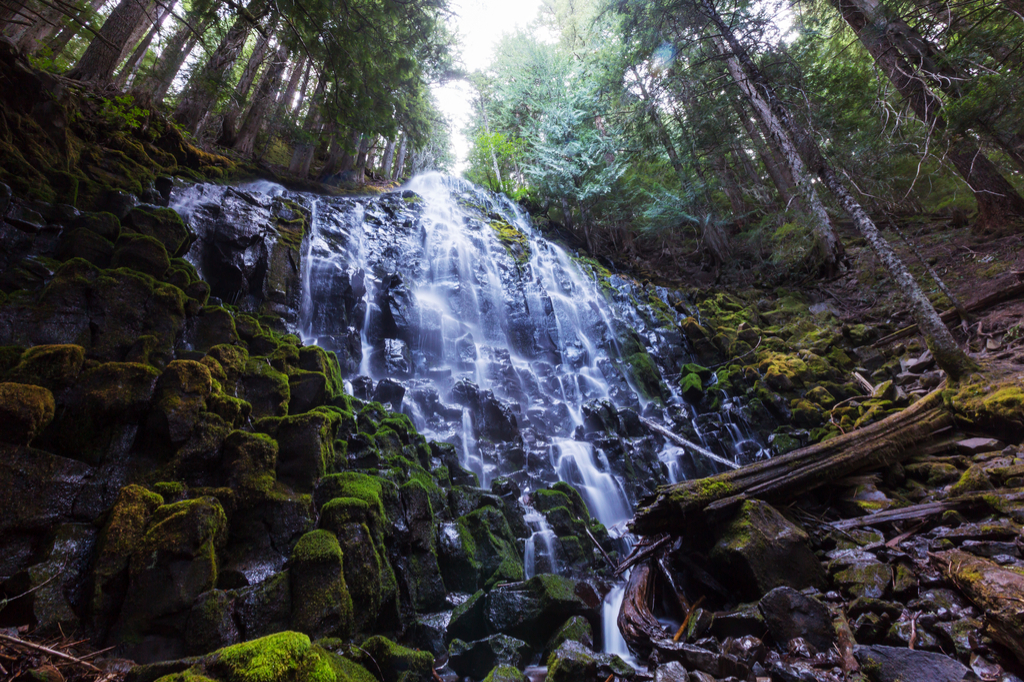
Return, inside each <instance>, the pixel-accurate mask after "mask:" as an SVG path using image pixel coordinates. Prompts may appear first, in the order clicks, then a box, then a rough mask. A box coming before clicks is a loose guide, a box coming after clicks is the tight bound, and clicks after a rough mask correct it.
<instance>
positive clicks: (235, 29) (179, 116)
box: [174, 0, 263, 136]
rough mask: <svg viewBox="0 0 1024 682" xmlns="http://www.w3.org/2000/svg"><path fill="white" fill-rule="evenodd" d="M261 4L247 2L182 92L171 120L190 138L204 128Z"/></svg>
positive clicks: (254, 1)
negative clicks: (256, 10) (190, 135)
mask: <svg viewBox="0 0 1024 682" xmlns="http://www.w3.org/2000/svg"><path fill="white" fill-rule="evenodd" d="M262 2H263V0H251V1H250V2H249V5H248V6H247V7H246V9H245V10H243V11H242V13H241V14H239V15H238V17H237V18H236V19H235V22H234V23H233V24H232V25H231V28H230V29H228V32H227V33H226V34H225V35H224V38H223V39H221V41H220V45H218V46H217V49H216V50H214V53H213V54H212V55H211V56H210V59H209V61H207V62H206V65H205V66H203V67H202V69H201V70H200V71H199V72H198V73H196V74H194V75H193V77H192V79H191V80H190V81H189V84H188V86H186V88H185V91H184V92H183V93H181V97H180V99H179V100H178V106H177V107H176V108H175V110H174V120H175V121H177V122H178V123H179V124H181V125H182V126H183V127H184V128H185V130H187V131H188V132H189V133H191V134H192V135H196V136H198V135H199V133H200V131H201V130H202V129H203V126H204V124H205V123H206V119H207V117H208V116H209V115H210V112H211V110H212V109H213V106H214V104H215V103H216V102H217V95H218V94H219V93H220V91H221V89H222V88H223V87H224V85H225V79H226V78H228V77H230V75H231V67H232V66H233V65H234V63H235V60H237V59H238V55H239V54H240V53H241V52H242V47H243V46H244V45H245V40H246V38H247V37H248V36H249V31H250V30H252V24H251V17H252V15H253V14H255V12H254V10H255V9H256V7H257V6H258V5H259V4H261V3H262Z"/></svg>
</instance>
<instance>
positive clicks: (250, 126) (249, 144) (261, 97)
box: [235, 45, 288, 156]
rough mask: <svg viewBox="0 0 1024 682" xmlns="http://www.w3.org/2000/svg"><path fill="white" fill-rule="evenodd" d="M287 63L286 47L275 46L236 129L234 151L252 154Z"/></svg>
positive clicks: (247, 154)
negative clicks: (275, 53)
mask: <svg viewBox="0 0 1024 682" xmlns="http://www.w3.org/2000/svg"><path fill="white" fill-rule="evenodd" d="M287 63H288V48H286V47H285V46H284V45H281V46H279V47H278V48H277V55H276V57H275V58H274V59H273V61H271V62H270V66H268V67H267V70H266V71H265V72H264V73H263V77H262V78H261V79H260V84H259V85H258V86H257V87H256V94H255V95H254V96H253V98H252V105H250V107H249V111H248V112H247V113H246V115H245V120H243V121H242V127H241V128H240V129H239V131H238V138H237V139H236V140H235V151H238V152H240V153H242V154H244V155H246V156H249V155H251V154H252V150H253V147H254V146H255V145H256V135H257V133H259V131H260V128H261V127H262V125H263V122H264V120H265V118H266V115H267V111H269V110H270V107H271V105H272V104H273V103H274V98H273V93H274V91H276V90H277V89H278V88H279V87H280V86H281V76H282V75H283V74H284V67H285V64H287Z"/></svg>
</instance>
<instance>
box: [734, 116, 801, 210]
mask: <svg viewBox="0 0 1024 682" xmlns="http://www.w3.org/2000/svg"><path fill="white" fill-rule="evenodd" d="M731 101H732V103H733V106H734V108H735V109H736V115H737V116H738V117H739V119H740V123H741V124H742V125H743V129H744V130H746V131H747V137H749V138H750V143H751V145H753V147H754V151H755V152H756V153H757V156H758V158H759V159H761V164H762V165H763V166H764V168H765V171H767V173H768V177H769V178H770V179H771V181H772V184H773V185H775V191H776V192H778V194H779V200H780V201H781V202H782V207H783V209H786V208H789V206H790V204H791V203H792V202H793V201H795V200H796V201H798V199H797V198H796V194H795V193H794V190H795V189H796V188H795V187H794V186H793V182H792V177H790V176H789V175H787V174H785V173H784V172H783V170H782V166H783V163H782V159H780V158H779V155H778V154H777V153H776V151H775V150H774V149H771V148H769V147H768V146H767V145H766V144H765V141H764V138H762V137H761V133H759V132H758V131H757V127H756V126H755V125H754V122H753V121H751V120H750V116H749V115H748V114H747V112H746V110H745V109H744V108H743V103H742V102H740V101H739V100H731ZM802 207H803V204H800V205H799V206H797V207H796V208H798V209H801V210H802Z"/></svg>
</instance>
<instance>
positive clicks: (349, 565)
mask: <svg viewBox="0 0 1024 682" xmlns="http://www.w3.org/2000/svg"><path fill="white" fill-rule="evenodd" d="M341 500H346V501H352V502H362V501H361V500H354V499H353V498H338V499H335V500H331V502H329V503H328V505H327V506H326V507H324V510H325V516H323V517H321V523H322V524H323V526H324V528H325V529H329V530H330V531H331V532H332V533H334V534H335V536H336V537H337V538H338V544H339V546H340V547H341V549H342V554H343V555H344V557H345V562H344V563H345V585H346V587H347V588H348V592H349V595H351V597H352V610H353V630H354V631H355V632H363V633H369V632H374V631H380V630H389V629H393V628H394V627H395V626H396V625H397V624H398V622H399V602H398V595H399V591H398V581H397V579H396V577H395V572H394V569H393V568H392V566H391V562H390V561H389V560H388V558H387V552H386V551H385V548H384V546H383V544H382V543H381V542H380V541H379V539H375V538H374V535H373V534H372V533H371V532H370V530H369V528H368V527H367V525H366V524H365V523H360V522H348V523H338V519H337V518H336V517H335V518H334V519H332V520H330V521H328V520H327V518H326V514H328V513H331V512H332V511H335V510H336V508H334V507H332V505H334V504H335V503H336V502H339V501H341ZM363 504H365V503H363ZM413 558H414V557H408V560H409V563H408V564H407V565H406V570H405V572H404V573H403V577H407V576H408V573H409V569H410V567H411V563H412V559H413ZM438 582H440V579H439V578H438ZM442 598H443V595H442Z"/></svg>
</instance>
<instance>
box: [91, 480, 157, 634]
mask: <svg viewBox="0 0 1024 682" xmlns="http://www.w3.org/2000/svg"><path fill="white" fill-rule="evenodd" d="M163 503H164V500H163V498H162V497H161V496H160V495H157V494H156V493H152V492H149V491H148V490H146V489H145V488H143V487H141V486H138V485H127V486H125V487H124V488H121V492H120V493H119V494H118V497H117V502H116V503H115V504H114V507H113V509H112V510H111V511H110V515H109V517H108V518H107V522H106V524H105V525H104V526H103V531H102V532H101V533H100V538H99V542H98V543H97V550H96V559H95V564H94V567H93V574H92V589H91V596H90V600H91V604H90V607H91V609H90V610H91V613H92V618H93V623H94V626H95V627H97V628H99V630H100V631H101V632H102V631H104V630H106V629H107V628H108V627H110V625H111V623H112V622H113V619H114V617H115V616H116V614H117V609H118V608H119V607H120V605H121V601H122V600H123V599H124V595H125V591H126V590H127V588H128V564H129V561H130V560H131V556H132V553H133V552H134V551H135V548H136V547H137V546H138V545H139V544H140V542H141V540H142V536H143V534H144V533H145V529H146V525H147V524H148V523H149V519H150V517H151V516H152V515H153V512H154V511H156V509H157V507H159V506H160V505H162V504H163Z"/></svg>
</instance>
